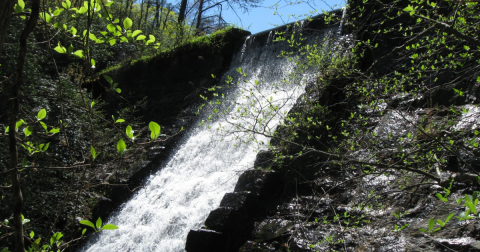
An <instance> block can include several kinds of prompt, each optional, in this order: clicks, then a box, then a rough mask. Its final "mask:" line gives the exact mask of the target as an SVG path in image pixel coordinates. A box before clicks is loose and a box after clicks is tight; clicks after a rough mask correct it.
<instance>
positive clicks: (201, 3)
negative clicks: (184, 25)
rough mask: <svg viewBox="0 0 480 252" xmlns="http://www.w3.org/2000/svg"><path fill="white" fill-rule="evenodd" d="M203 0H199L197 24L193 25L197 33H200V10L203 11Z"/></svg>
mask: <svg viewBox="0 0 480 252" xmlns="http://www.w3.org/2000/svg"><path fill="white" fill-rule="evenodd" d="M202 9H203V0H200V3H199V5H198V15H197V25H196V26H195V29H196V30H197V31H196V33H197V35H198V34H200V25H201V23H202V12H203V10H202Z"/></svg>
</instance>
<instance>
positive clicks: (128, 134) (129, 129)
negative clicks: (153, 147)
mask: <svg viewBox="0 0 480 252" xmlns="http://www.w3.org/2000/svg"><path fill="white" fill-rule="evenodd" d="M125 133H126V134H127V136H128V138H132V137H133V130H132V126H130V125H128V126H127V129H126V130H125Z"/></svg>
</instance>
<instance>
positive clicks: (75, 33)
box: [70, 26, 77, 36]
mask: <svg viewBox="0 0 480 252" xmlns="http://www.w3.org/2000/svg"><path fill="white" fill-rule="evenodd" d="M70 32H71V33H72V35H73V36H76V35H77V29H75V27H73V26H72V27H71V28H70Z"/></svg>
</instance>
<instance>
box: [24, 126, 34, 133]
mask: <svg viewBox="0 0 480 252" xmlns="http://www.w3.org/2000/svg"><path fill="white" fill-rule="evenodd" d="M23 133H24V134H25V136H30V135H31V134H32V133H33V127H32V125H28V126H27V127H26V128H25V129H23Z"/></svg>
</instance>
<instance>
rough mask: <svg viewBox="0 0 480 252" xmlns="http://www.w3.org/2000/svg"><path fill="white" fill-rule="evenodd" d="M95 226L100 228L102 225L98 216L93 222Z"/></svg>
mask: <svg viewBox="0 0 480 252" xmlns="http://www.w3.org/2000/svg"><path fill="white" fill-rule="evenodd" d="M95 226H96V227H97V228H100V227H101V226H102V219H101V218H100V217H98V219H97V222H96V223H95Z"/></svg>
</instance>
